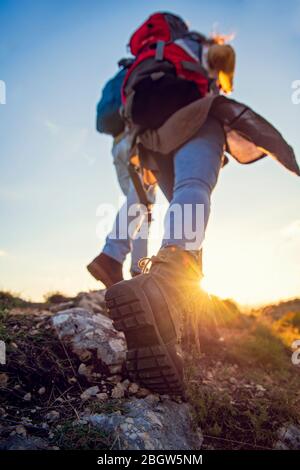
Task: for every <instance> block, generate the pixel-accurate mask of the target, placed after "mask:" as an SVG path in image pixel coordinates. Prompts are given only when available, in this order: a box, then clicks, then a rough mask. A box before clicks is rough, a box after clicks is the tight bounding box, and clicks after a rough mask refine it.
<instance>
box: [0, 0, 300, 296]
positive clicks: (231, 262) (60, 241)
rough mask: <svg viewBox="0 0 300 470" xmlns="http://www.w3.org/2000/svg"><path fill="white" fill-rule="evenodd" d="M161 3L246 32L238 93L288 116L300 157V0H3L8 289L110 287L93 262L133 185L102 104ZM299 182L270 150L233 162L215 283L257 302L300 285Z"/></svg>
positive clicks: (212, 266)
mask: <svg viewBox="0 0 300 470" xmlns="http://www.w3.org/2000/svg"><path fill="white" fill-rule="evenodd" d="M156 10H169V11H172V12H175V13H177V14H179V15H181V16H183V18H184V19H186V20H187V21H188V23H189V24H190V25H191V26H192V27H193V28H194V29H198V30H200V31H202V32H204V33H209V32H210V31H211V30H212V28H213V25H214V24H216V23H217V24H218V29H219V30H220V32H225V33H229V32H232V31H234V32H235V33H236V38H235V40H234V43H233V45H234V47H235V48H236V51H237V74H236V81H235V88H236V91H235V93H234V95H233V97H234V98H236V99H239V100H241V101H243V102H246V103H247V104H249V105H251V106H252V107H253V108H254V109H255V110H257V111H259V112H261V113H262V114H263V115H264V116H265V117H267V118H268V119H270V120H271V122H272V123H273V124H274V125H276V126H278V128H279V129H280V131H281V132H282V133H283V134H284V136H285V137H286V139H287V140H288V141H289V142H290V143H291V145H293V147H294V149H295V152H296V154H297V156H298V161H299V158H300V141H299V131H300V126H299V123H300V105H295V104H292V101H291V94H292V89H291V84H292V82H293V80H296V79H298V80H299V79H300V61H299V50H300V47H299V46H300V2H299V1H297V0H286V1H282V0H279V1H276V2H275V1H271V0H260V1H258V0H254V1H253V0H228V1H224V0H222V1H220V0H218V1H212V0H209V1H208V0H201V1H199V0H180V1H179V0H177V1H176V0H172V1H156V0H152V1H151V2H140V1H136V0H128V1H116V0H111V1H109V2H108V1H102V0H97V1H96V0H85V1H83V0H72V1H71V0H61V1H57V0H51V1H50V0H40V1H34V0H19V1H16V0H9V1H5V0H0V80H4V81H5V82H6V87H7V103H6V105H0V216H1V218H0V289H10V290H13V291H17V292H20V293H21V294H23V295H24V296H26V297H31V298H34V299H38V298H41V297H42V295H43V293H45V292H47V291H53V290H61V291H64V292H66V293H74V292H77V291H78V290H85V289H89V288H95V287H96V286H97V284H96V282H94V281H93V279H92V278H90V277H89V275H88V273H86V272H85V265H86V264H87V262H88V261H90V259H91V258H92V257H93V256H94V255H96V254H97V252H98V251H100V249H101V245H102V243H103V241H102V240H99V239H98V238H97V236H96V224H97V218H96V208H97V206H98V204H99V203H101V202H112V203H116V201H117V199H118V198H119V196H120V191H119V189H118V185H117V180H116V176H115V173H114V168H113V166H112V160H111V156H110V146H111V139H110V138H109V137H103V136H100V135H99V134H97V133H96V132H95V129H94V119H95V105H96V102H97V99H98V97H99V95H100V91H101V88H102V86H103V85H104V83H105V81H106V80H107V79H108V78H109V77H110V76H111V75H112V74H113V73H115V71H116V62H117V60H118V59H119V58H120V57H122V56H124V55H126V47H125V46H126V44H127V42H128V38H129V36H130V33H131V32H132V31H133V30H134V28H135V27H136V26H137V25H138V24H140V23H141V22H142V21H143V20H144V19H145V17H146V16H147V15H148V14H150V13H151V12H153V11H156ZM299 183H300V180H299V178H298V179H297V178H296V177H295V176H294V175H292V174H290V173H288V172H287V171H286V170H284V169H283V168H282V167H280V166H279V165H278V164H277V163H276V162H274V161H273V160H271V158H267V159H264V160H263V161H260V162H258V163H256V164H253V165H251V166H245V167H243V166H241V165H238V164H237V163H235V162H231V163H230V165H228V167H227V168H226V169H224V171H223V172H222V174H221V176H220V181H219V184H218V187H217V188H216V190H215V193H214V196H213V209H212V217H211V221H210V224H209V228H208V233H207V239H206V254H205V265H206V269H205V271H206V275H207V286H208V288H209V289H210V290H212V291H214V292H216V293H218V294H220V295H225V296H232V297H235V298H236V299H237V300H239V301H241V302H244V303H257V302H264V301H269V300H276V299H279V298H281V297H290V296H296V295H298V296H299V295H300V184H299ZM161 200H162V198H161ZM157 247H158V243H157V241H156V242H153V243H152V244H151V249H152V250H155V249H157Z"/></svg>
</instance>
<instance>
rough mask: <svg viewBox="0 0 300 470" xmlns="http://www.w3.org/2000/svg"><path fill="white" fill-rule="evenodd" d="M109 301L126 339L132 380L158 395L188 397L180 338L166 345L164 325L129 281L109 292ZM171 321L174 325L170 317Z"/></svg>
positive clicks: (114, 321)
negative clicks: (177, 346) (178, 348)
mask: <svg viewBox="0 0 300 470" xmlns="http://www.w3.org/2000/svg"><path fill="white" fill-rule="evenodd" d="M105 300H106V306H107V308H108V310H109V313H110V316H111V318H112V319H113V324H114V327H115V328H116V329H117V330H119V331H123V332H124V334H125V337H126V341H127V348H128V351H127V357H126V367H127V370H128V373H129V376H130V378H131V379H133V380H135V381H139V382H140V383H142V384H143V385H144V386H146V387H147V388H149V389H150V390H152V391H155V392H157V393H160V394H169V395H173V396H174V395H177V396H178V395H180V396H184V388H183V367H182V359H181V358H180V357H179V356H178V354H177V351H176V336H175V337H174V340H173V341H169V342H168V344H166V343H165V341H164V340H163V338H162V325H159V322H158V321H157V320H156V318H155V314H154V312H153V309H152V308H151V305H150V303H149V300H148V298H147V296H146V294H145V293H144V292H143V291H142V289H140V290H139V291H138V292H135V291H133V290H132V289H131V288H130V287H129V286H128V284H127V283H126V281H125V282H120V283H118V284H115V285H114V286H113V287H111V288H110V289H109V290H108V291H107V292H106V295H105ZM165 307H166V306H165ZM164 313H165V314H166V311H165V312H164ZM168 315H169V314H168ZM169 321H172V320H171V318H170V315H169ZM165 326H166V325H165Z"/></svg>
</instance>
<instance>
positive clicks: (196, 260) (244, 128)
mask: <svg viewBox="0 0 300 470" xmlns="http://www.w3.org/2000/svg"><path fill="white" fill-rule="evenodd" d="M129 46H130V50H131V52H132V54H133V55H134V56H135V61H134V62H133V64H132V65H131V67H130V68H129V69H128V72H127V74H126V76H125V79H124V82H123V88H122V101H123V108H124V109H123V114H124V117H125V119H126V120H127V124H128V125H129V126H131V129H132V132H134V133H135V135H137V139H136V144H137V147H138V148H139V156H140V159H141V161H142V162H143V164H144V166H145V167H146V168H148V169H150V170H152V171H153V172H155V174H156V175H157V178H158V183H159V185H160V187H161V188H162V190H163V191H164V192H165V194H166V196H167V197H168V199H169V201H170V206H169V210H168V213H167V216H166V223H165V233H164V236H163V240H162V245H161V248H160V250H159V252H158V253H157V255H156V256H153V257H152V258H151V267H150V268H149V269H148V270H147V268H148V267H149V265H150V263H148V262H146V263H145V269H144V272H143V273H142V274H141V275H139V276H137V277H135V278H133V279H131V280H129V281H122V282H119V283H117V284H115V285H114V286H112V287H111V288H110V289H108V291H107V293H106V297H105V298H106V303H107V307H108V309H109V312H110V315H111V317H112V318H113V320H114V325H115V327H116V328H117V329H119V330H121V331H124V333H125V336H126V340H127V346H128V353H127V368H128V370H129V372H130V374H131V375H132V377H133V378H134V379H135V380H139V381H140V382H142V383H143V384H145V385H146V386H147V387H148V388H150V389H152V390H154V391H156V392H159V393H169V394H180V393H182V391H183V375H184V374H183V361H182V356H181V352H180V340H181V335H182V327H183V321H184V319H186V318H187V319H188V320H189V317H188V315H189V311H190V307H191V305H190V304H191V300H195V299H196V300H198V301H199V304H198V305H199V308H200V309H201V295H203V296H204V293H201V290H200V288H199V280H200V278H201V276H202V271H201V251H200V250H201V246H202V242H203V239H204V233H205V228H206V225H207V222H208V218H209V213H210V197H211V193H212V191H213V189H214V187H215V185H216V183H217V179H218V174H219V171H220V168H221V167H222V166H223V165H224V163H225V159H224V150H226V152H227V154H230V155H231V156H232V157H234V158H236V159H237V160H238V161H239V162H240V163H250V162H253V161H256V160H258V159H259V158H262V157H264V156H266V155H267V154H271V155H272V156H273V157H274V158H275V159H277V160H278V161H279V162H280V163H282V164H283V165H284V166H285V167H286V168H287V169H289V170H291V171H292V172H294V173H296V174H297V175H298V176H299V175H300V170H299V167H298V165H297V162H296V159H295V155H294V153H293V150H292V148H291V147H290V146H289V145H288V144H287V143H286V142H285V140H284V139H283V137H282V136H281V135H280V133H279V132H278V131H277V130H276V129H275V128H274V127H273V126H272V125H271V124H270V123H268V122H267V121H266V120H265V119H264V118H262V117H261V116H259V115H258V114H256V113H255V112H254V111H252V110H251V109H250V108H249V107H248V106H246V105H244V104H241V103H239V102H237V101H234V100H232V99H229V98H226V97H225V96H222V95H220V93H219V91H220V90H221V91H223V92H225V93H227V92H229V91H231V89H232V87H233V75H234V67H235V54H234V51H233V49H232V47H231V46H229V45H227V44H220V41H219V40H214V39H212V40H211V39H207V38H205V37H204V36H203V35H201V34H199V33H195V32H191V31H189V29H188V27H187V25H186V24H185V23H184V21H183V20H182V19H181V18H179V17H177V16H175V15H172V14H170V13H155V14H154V15H151V16H150V17H149V18H148V19H147V20H146V21H145V22H144V23H143V24H142V25H141V26H140V27H139V28H138V29H137V30H136V31H135V32H134V34H133V35H132V37H131V39H130V43H129ZM146 271H147V272H146ZM200 327H201V325H200Z"/></svg>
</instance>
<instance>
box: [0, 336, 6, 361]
mask: <svg viewBox="0 0 300 470" xmlns="http://www.w3.org/2000/svg"><path fill="white" fill-rule="evenodd" d="M0 364H1V365H4V364H6V346H5V343H4V341H2V340H1V341H0Z"/></svg>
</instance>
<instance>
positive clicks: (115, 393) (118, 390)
mask: <svg viewBox="0 0 300 470" xmlns="http://www.w3.org/2000/svg"><path fill="white" fill-rule="evenodd" d="M124 394H125V388H124V386H123V385H122V384H121V383H119V384H117V385H116V386H115V387H114V388H113V390H112V392H111V396H112V398H123V397H124Z"/></svg>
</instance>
